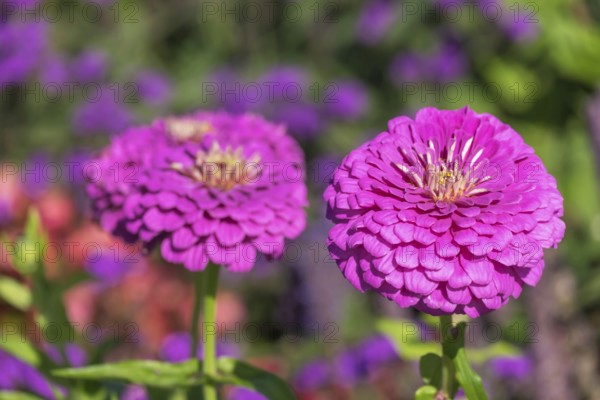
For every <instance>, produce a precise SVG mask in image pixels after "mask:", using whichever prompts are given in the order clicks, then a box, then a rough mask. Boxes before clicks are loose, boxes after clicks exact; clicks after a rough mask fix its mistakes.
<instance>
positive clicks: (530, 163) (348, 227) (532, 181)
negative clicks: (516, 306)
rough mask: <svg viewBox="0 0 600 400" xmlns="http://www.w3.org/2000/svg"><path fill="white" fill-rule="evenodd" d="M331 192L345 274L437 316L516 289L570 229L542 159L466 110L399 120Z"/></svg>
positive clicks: (359, 154)
mask: <svg viewBox="0 0 600 400" xmlns="http://www.w3.org/2000/svg"><path fill="white" fill-rule="evenodd" d="M532 170H533V171H534V172H533V173H531V171H532ZM493 171H495V172H493ZM527 171H529V174H528V173H527ZM324 198H325V200H326V201H327V204H328V210H327V213H328V218H329V219H330V220H332V221H333V222H334V223H335V226H334V227H333V229H332V230H331V231H330V233H329V239H328V246H329V251H330V254H331V256H332V258H333V259H334V260H336V262H337V264H338V266H339V267H340V269H341V271H342V273H343V274H344V276H345V277H346V279H348V280H349V281H350V282H351V283H352V284H353V285H354V286H355V287H356V288H357V289H358V290H360V291H363V292H364V291H366V290H375V291H376V292H378V293H379V294H381V295H382V296H384V297H386V298H387V299H389V300H392V301H394V302H396V303H397V304H398V305H400V306H401V307H415V308H417V309H418V310H420V311H423V312H426V313H429V314H432V315H443V314H452V313H457V314H468V315H469V316H471V317H478V316H480V315H483V314H485V313H487V312H490V311H492V310H496V309H498V308H500V307H502V306H503V305H504V304H506V303H507V302H508V300H509V299H510V298H511V297H515V298H516V297H519V295H520V294H521V291H522V288H523V286H524V285H530V286H535V285H536V284H537V282H538V281H539V279H540V278H541V275H542V271H543V269H544V259H543V251H542V249H547V248H551V247H556V246H557V245H558V243H559V242H560V241H561V240H562V238H563V236H564V232H565V224H564V222H563V221H562V220H561V217H562V215H563V198H562V196H561V194H560V192H559V191H558V189H557V186H556V180H555V179H554V178H553V177H552V176H551V175H550V174H549V173H548V172H547V171H546V168H545V167H544V165H543V163H542V161H541V160H540V158H539V157H537V156H536V155H535V153H534V151H533V149H532V148H531V147H529V146H528V145H527V144H525V142H524V141H523V139H522V138H521V137H520V136H519V134H518V133H517V132H515V131H514V130H513V129H512V128H510V127H509V126H508V125H505V124H503V123H502V122H500V121H499V120H498V119H497V118H495V117H493V116H491V115H488V114H477V113H475V112H474V111H472V110H470V109H469V108H464V109H461V110H455V111H440V110H437V109H434V108H425V109H423V110H421V111H420V112H419V113H418V114H417V116H416V118H415V119H414V120H412V119H410V118H408V117H398V118H395V119H393V120H391V121H390V122H389V124H388V131H386V132H383V133H381V134H380V135H379V136H377V137H376V138H375V139H373V140H372V141H370V142H367V143H365V144H363V145H362V146H360V147H359V148H358V149H356V150H354V151H352V152H351V153H350V154H349V155H348V156H347V157H346V158H345V159H344V161H342V164H341V165H340V166H339V167H338V169H337V170H336V172H335V174H334V177H333V180H332V183H331V185H330V186H329V187H328V188H327V190H326V191H325V196H324Z"/></svg>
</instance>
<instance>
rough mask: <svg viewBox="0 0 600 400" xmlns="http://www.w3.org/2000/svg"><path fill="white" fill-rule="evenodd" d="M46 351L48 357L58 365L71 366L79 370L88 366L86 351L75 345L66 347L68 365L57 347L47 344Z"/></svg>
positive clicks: (71, 344) (69, 344) (68, 344)
mask: <svg viewBox="0 0 600 400" xmlns="http://www.w3.org/2000/svg"><path fill="white" fill-rule="evenodd" d="M45 350H46V354H47V355H48V357H49V358H50V359H51V360H52V361H53V362H54V363H55V364H57V365H69V366H71V367H76V368H78V367H83V366H84V365H86V364H87V361H88V356H87V353H86V352H85V350H84V349H83V348H82V347H80V346H78V345H76V344H74V343H67V344H66V345H65V348H64V354H65V357H66V360H67V362H66V363H65V358H64V357H63V355H62V354H61V352H60V350H59V349H58V348H57V347H56V346H54V345H51V344H47V345H46V346H45Z"/></svg>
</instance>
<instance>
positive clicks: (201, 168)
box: [171, 141, 261, 191]
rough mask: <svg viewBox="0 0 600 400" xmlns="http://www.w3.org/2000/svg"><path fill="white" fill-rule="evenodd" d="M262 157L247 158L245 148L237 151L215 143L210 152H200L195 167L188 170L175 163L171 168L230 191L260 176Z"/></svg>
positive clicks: (255, 155) (256, 155) (211, 185)
mask: <svg viewBox="0 0 600 400" xmlns="http://www.w3.org/2000/svg"><path fill="white" fill-rule="evenodd" d="M259 162H260V156H259V155H258V154H254V155H252V156H251V157H250V158H246V157H244V155H243V148H242V147H238V148H236V149H235V150H234V149H233V148H231V147H230V146H227V147H226V148H225V149H222V148H221V145H220V144H219V143H218V142H216V141H215V142H213V143H212V145H211V148H210V150H209V151H207V152H206V151H199V152H198V153H197V154H196V161H195V164H194V166H193V167H191V168H186V167H184V166H183V165H182V164H181V163H173V164H172V165H171V167H172V168H173V169H174V170H176V171H179V172H180V173H181V174H183V175H185V176H188V177H190V178H192V179H194V180H196V181H198V182H202V183H204V184H205V185H207V186H210V187H214V188H217V189H220V190H224V191H228V190H231V189H232V188H233V187H234V186H236V185H246V184H248V183H251V182H253V181H255V180H256V178H257V177H258V176H259V175H260V172H261V171H260V167H259V165H258V163H259Z"/></svg>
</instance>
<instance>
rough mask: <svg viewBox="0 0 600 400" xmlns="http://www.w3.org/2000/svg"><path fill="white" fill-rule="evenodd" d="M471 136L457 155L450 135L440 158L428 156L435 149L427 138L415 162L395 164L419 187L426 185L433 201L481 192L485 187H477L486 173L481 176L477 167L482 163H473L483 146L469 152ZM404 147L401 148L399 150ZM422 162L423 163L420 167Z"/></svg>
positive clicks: (487, 177)
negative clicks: (411, 163) (444, 151)
mask: <svg viewBox="0 0 600 400" xmlns="http://www.w3.org/2000/svg"><path fill="white" fill-rule="evenodd" d="M472 142H473V138H471V139H469V140H468V141H467V142H466V143H465V144H464V146H463V148H462V149H461V150H462V151H460V152H459V154H458V156H459V157H460V159H457V156H456V155H455V151H454V150H455V146H456V140H455V139H453V141H452V142H451V144H450V146H449V148H448V150H447V155H446V156H445V157H444V158H439V159H437V161H436V160H435V159H434V157H432V154H433V153H435V152H436V148H435V146H434V144H433V142H431V141H429V143H428V147H429V148H428V149H427V150H426V152H425V153H423V154H417V156H418V158H419V159H420V163H418V164H417V165H416V166H407V165H402V164H396V166H397V167H398V168H399V169H400V170H401V171H402V172H404V173H405V174H406V175H407V176H408V177H409V178H410V179H411V181H412V183H413V184H414V185H415V186H417V187H419V188H422V189H426V190H427V191H428V192H429V194H430V195H431V198H432V199H433V200H435V201H436V202H437V201H442V202H445V201H455V200H457V199H459V198H461V197H463V196H472V195H475V194H479V193H484V192H486V191H487V189H484V188H477V186H478V185H479V184H481V183H483V182H486V181H488V180H489V179H490V178H491V177H490V176H487V175H486V176H482V175H484V174H482V173H481V172H482V171H481V170H480V168H481V167H482V166H483V164H482V163H477V161H478V159H479V158H480V157H481V155H482V153H483V149H480V150H479V151H477V152H475V154H474V155H471V154H470V153H469V150H470V148H471V144H472ZM403 151H404V150H403ZM421 163H422V164H421ZM422 165H425V166H426V167H425V168H423V167H422Z"/></svg>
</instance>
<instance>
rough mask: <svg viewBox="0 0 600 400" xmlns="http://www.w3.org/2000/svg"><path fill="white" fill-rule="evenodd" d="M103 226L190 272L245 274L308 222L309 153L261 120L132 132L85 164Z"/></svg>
mask: <svg viewBox="0 0 600 400" xmlns="http://www.w3.org/2000/svg"><path fill="white" fill-rule="evenodd" d="M87 169H88V170H90V171H91V172H88V173H87V174H86V175H87V177H88V180H89V183H88V194H89V195H90V197H91V199H92V207H93V210H94V215H95V217H96V219H97V220H98V221H99V222H100V224H101V225H102V227H103V228H104V229H105V230H107V231H110V232H112V233H114V234H116V235H117V236H120V237H123V238H124V239H126V240H128V241H141V242H142V243H143V244H144V245H145V246H146V247H147V248H152V247H155V246H160V249H161V253H162V255H163V257H164V258H165V259H166V260H167V261H170V262H173V263H181V264H183V265H184V266H185V267H186V268H188V269H190V270H203V269H204V268H205V267H206V265H207V263H208V262H209V261H211V262H213V263H215V264H219V265H222V266H225V267H226V268H228V269H230V270H233V271H238V272H243V271H248V270H249V269H251V268H252V267H253V265H254V263H255V261H256V259H257V256H258V254H260V253H262V254H264V255H266V256H268V257H279V256H281V254H282V252H283V248H284V240H285V239H286V238H287V239H291V238H295V237H297V236H298V235H299V234H300V233H301V232H302V230H303V229H304V226H305V223H306V215H305V207H306V206H307V193H306V186H305V182H304V178H305V176H304V161H303V153H302V151H301V149H300V148H299V146H298V145H297V143H296V142H295V141H294V140H293V139H291V138H290V137H289V136H288V135H287V134H286V131H285V128H284V127H283V126H280V125H275V124H272V123H269V122H267V121H265V120H264V119H262V118H261V117H258V116H255V115H250V114H247V115H230V114H227V113H219V112H215V113H198V114H195V115H191V116H185V117H171V118H165V119H161V120H158V121H155V122H154V123H153V124H152V125H151V126H146V127H137V128H132V129H130V130H129V131H127V132H125V133H124V134H123V135H121V136H119V137H117V138H116V139H114V140H113V142H112V144H111V146H109V147H108V148H107V149H106V150H105V151H104V153H103V154H102V155H101V156H100V157H99V159H98V160H96V162H94V163H92V164H90V165H88V167H87Z"/></svg>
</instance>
